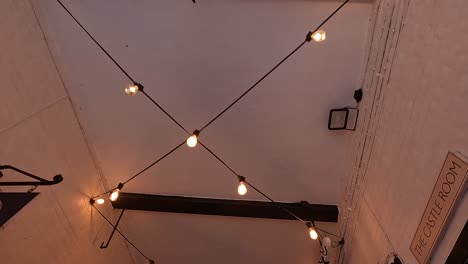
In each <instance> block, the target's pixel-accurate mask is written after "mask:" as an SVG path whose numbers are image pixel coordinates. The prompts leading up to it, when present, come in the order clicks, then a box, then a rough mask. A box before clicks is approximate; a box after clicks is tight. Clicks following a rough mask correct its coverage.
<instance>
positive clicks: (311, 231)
mask: <svg viewBox="0 0 468 264" xmlns="http://www.w3.org/2000/svg"><path fill="white" fill-rule="evenodd" d="M306 225H307V227H308V228H309V236H310V238H312V239H313V240H316V239H317V238H318V233H317V230H315V227H314V225H313V224H312V223H311V222H307V223H306Z"/></svg>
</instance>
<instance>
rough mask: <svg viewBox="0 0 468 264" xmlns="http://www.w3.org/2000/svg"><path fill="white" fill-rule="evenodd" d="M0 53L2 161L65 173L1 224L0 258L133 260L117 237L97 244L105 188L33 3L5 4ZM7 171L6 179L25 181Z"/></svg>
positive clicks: (6, 262) (103, 227)
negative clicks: (93, 202) (98, 202)
mask: <svg viewBox="0 0 468 264" xmlns="http://www.w3.org/2000/svg"><path fill="white" fill-rule="evenodd" d="M0 50H1V52H0V83H1V84H2V85H1V86H0V94H1V96H0V99H1V100H0V101H1V103H0V163H1V164H10V165H13V166H16V167H18V168H21V169H24V170H26V171H29V172H31V173H34V174H37V175H39V176H42V177H44V178H47V179H52V177H53V176H54V175H56V174H62V175H63V177H64V181H63V182H62V183H60V184H58V185H55V186H50V187H38V188H37V189H36V192H40V194H39V195H38V196H37V197H36V198H35V199H34V200H32V201H31V202H30V203H29V204H27V205H26V206H25V207H24V208H23V209H22V210H21V211H20V212H18V213H17V214H16V215H15V216H14V217H13V218H12V219H10V221H8V222H7V223H6V224H5V225H3V226H2V228H1V229H0V263H2V264H23V263H70V264H74V263H122V264H124V263H125V264H127V263H132V262H133V260H132V257H131V255H130V251H129V250H128V249H127V245H126V244H125V243H124V242H123V240H122V239H121V238H119V237H118V235H116V237H115V240H114V241H113V242H112V243H113V244H112V247H111V248H109V249H108V250H100V249H99V245H100V243H101V241H105V239H107V236H108V234H109V233H110V231H111V229H110V228H109V225H108V224H107V223H105V222H104V221H103V220H102V218H101V217H100V216H99V215H98V214H97V213H96V212H95V211H93V210H91V207H90V205H89V203H88V199H89V198H88V195H93V194H96V193H98V192H101V191H102V190H103V189H102V186H101V184H100V182H99V174H98V172H97V170H96V168H95V166H94V164H93V160H92V158H91V156H90V153H89V150H88V147H87V143H86V141H85V138H84V136H83V133H82V130H81V128H80V125H79V123H78V121H77V119H76V116H75V113H74V110H73V107H72V105H71V103H70V99H69V97H68V95H67V92H66V90H65V89H64V86H63V84H62V82H61V79H60V77H59V74H58V72H57V70H56V67H55V64H54V62H53V60H52V58H51V55H50V53H49V50H48V47H47V44H46V42H45V41H44V35H43V34H42V31H41V28H40V27H39V24H38V21H37V20H36V17H35V14H34V12H33V9H32V7H31V5H30V2H29V1H27V0H2V1H0ZM4 174H5V176H4V177H2V181H21V180H28V178H25V177H24V176H22V175H19V174H15V173H13V172H11V171H5V173H4ZM1 189H2V191H3V192H12V191H18V192H25V191H26V190H27V189H28V187H22V188H16V187H2V188H1ZM104 210H105V209H104ZM105 211H106V212H107V213H109V216H111V217H112V213H111V211H110V210H105ZM0 213H1V212H0ZM135 260H140V259H139V257H135Z"/></svg>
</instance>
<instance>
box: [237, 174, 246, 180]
mask: <svg viewBox="0 0 468 264" xmlns="http://www.w3.org/2000/svg"><path fill="white" fill-rule="evenodd" d="M237 179H239V182H245V177H244V176H240V175H237Z"/></svg>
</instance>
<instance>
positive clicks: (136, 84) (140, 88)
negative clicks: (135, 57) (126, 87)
mask: <svg viewBox="0 0 468 264" xmlns="http://www.w3.org/2000/svg"><path fill="white" fill-rule="evenodd" d="M133 85H135V86H136V87H138V91H143V89H144V88H145V87H144V86H143V85H142V84H141V83H137V82H134V83H133Z"/></svg>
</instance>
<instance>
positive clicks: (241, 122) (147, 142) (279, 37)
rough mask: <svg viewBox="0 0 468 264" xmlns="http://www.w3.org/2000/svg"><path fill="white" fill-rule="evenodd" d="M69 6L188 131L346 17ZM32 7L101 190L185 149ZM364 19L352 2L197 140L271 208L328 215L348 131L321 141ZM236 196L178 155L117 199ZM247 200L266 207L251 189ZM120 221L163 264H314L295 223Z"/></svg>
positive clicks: (162, 120)
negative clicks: (293, 204)
mask: <svg viewBox="0 0 468 264" xmlns="http://www.w3.org/2000/svg"><path fill="white" fill-rule="evenodd" d="M64 3H65V4H66V5H67V6H68V7H69V8H70V10H71V11H72V12H73V13H74V15H75V16H76V17H77V18H78V19H79V20H80V21H81V22H82V23H83V24H84V25H85V27H87V29H88V30H89V31H90V32H91V33H92V34H93V35H94V36H95V37H96V38H97V39H98V40H99V41H100V42H101V43H102V45H103V46H104V47H106V48H107V49H108V51H109V52H110V53H111V54H112V55H113V56H114V57H115V58H116V60H117V61H119V62H120V63H121V65H122V66H123V67H124V68H125V69H126V70H127V71H128V72H129V73H130V74H131V75H132V76H133V77H134V78H135V79H136V80H137V81H138V82H140V83H142V84H143V85H144V86H145V91H146V92H147V93H148V94H150V95H151V96H152V97H153V98H154V99H155V100H156V101H157V102H159V103H160V104H161V105H162V106H163V107H165V108H166V109H167V111H168V112H169V113H171V114H172V115H173V116H174V117H175V118H176V119H177V120H178V121H180V122H181V123H182V124H183V125H184V126H185V127H187V128H188V129H189V130H190V131H192V130H195V129H197V128H200V127H201V126H203V125H204V124H205V123H206V122H208V121H209V120H210V119H211V118H212V117H214V116H215V115H216V114H218V113H219V111H221V110H222V109H223V108H224V107H226V106H227V105H228V104H230V103H231V102H232V101H233V100H234V99H235V98H237V96H239V95H240V94H241V93H242V92H243V91H245V90H246V89H247V88H248V87H249V86H250V85H251V84H253V83H254V82H255V81H256V80H257V79H258V78H259V77H261V75H263V74H264V73H266V72H267V71H268V70H269V69H270V68H271V67H272V66H273V65H274V64H275V63H277V62H278V61H279V60H281V59H282V58H283V57H284V56H285V55H286V54H288V53H289V52H290V51H291V50H292V49H293V48H295V47H296V46H297V45H298V44H299V43H300V42H302V41H303V39H304V37H305V34H306V33H307V31H309V30H312V29H314V28H315V27H316V26H317V25H318V24H319V23H320V22H321V21H322V20H323V19H325V18H326V17H327V16H328V14H329V13H331V12H332V11H333V10H334V9H335V8H336V7H337V6H338V5H339V4H340V2H337V1H279V0H264V1H263V0H257V1H241V0H233V1H212V0H207V1H202V0H199V1H198V3H197V4H196V5H193V4H192V2H191V1H190V0H186V1H150V0H146V1H145V0H140V1H136V0H126V1H123V0H118V1H117V0H116V1H112V3H110V1H92V0H80V1H73V2H71V1H64ZM37 4H38V7H39V9H40V13H41V17H40V19H41V21H42V23H43V24H44V25H45V26H46V27H45V30H46V34H47V36H48V38H49V43H51V44H52V46H53V50H54V53H55V54H56V59H57V62H58V65H59V69H60V71H61V72H62V74H63V77H64V80H65V85H66V87H67V89H68V92H69V93H70V96H71V98H72V100H73V101H74V104H75V110H76V111H77V112H78V114H79V118H80V119H81V122H82V124H83V127H84V131H85V133H86V135H87V138H88V140H89V141H90V142H91V144H92V146H93V148H94V149H93V151H94V152H95V155H96V157H97V161H98V163H99V164H98V165H99V167H100V169H101V170H102V173H103V176H104V180H105V182H106V185H107V187H109V188H111V187H115V186H116V185H117V183H118V182H120V181H123V180H125V179H127V178H128V177H130V176H131V175H133V174H134V173H136V172H137V171H139V170H140V169H142V168H143V167H145V166H146V165H147V164H149V163H151V162H152V161H154V160H155V159H157V158H159V157H160V156H162V155H164V154H165V153H166V152H167V151H169V150H170V149H172V148H173V147H174V146H176V145H177V144H178V143H180V142H181V141H183V140H184V139H186V134H185V133H184V132H183V131H182V130H180V129H179V128H178V127H177V126H175V125H174V124H173V123H172V122H171V121H170V120H169V119H168V118H167V117H166V116H165V115H164V114H163V113H162V112H161V111H159V110H158V109H157V108H156V107H154V105H152V104H151V102H149V101H148V100H147V99H146V98H145V97H144V96H143V95H142V94H139V95H137V96H135V97H128V96H125V94H124V93H123V88H124V87H125V85H127V84H128V83H130V82H129V80H128V79H126V77H125V76H124V75H123V74H122V73H121V72H120V71H119V70H118V69H117V68H116V67H115V66H114V65H113V64H112V63H111V62H110V61H109V59H108V58H107V57H105V55H104V54H103V53H102V52H101V51H100V50H99V49H98V47H97V46H96V45H95V44H94V43H92V42H91V40H90V39H89V38H88V37H87V36H86V35H85V34H84V33H83V32H82V31H81V30H80V29H79V28H78V26H77V25H76V24H75V23H74V22H73V21H72V20H71V18H70V17H68V16H67V14H66V13H65V11H64V10H62V9H61V8H60V6H59V5H58V4H57V3H56V2H55V1H54V0H48V1H38V2H37ZM369 15H370V4H368V3H359V2H351V3H349V4H348V5H347V6H346V7H344V8H343V9H342V11H340V12H339V13H338V14H337V15H336V17H334V18H333V19H331V20H330V21H329V22H328V23H327V24H326V25H325V26H324V27H323V29H324V30H326V32H327V40H326V41H325V42H323V43H318V44H317V43H308V44H306V45H305V46H304V47H303V48H302V49H301V50H300V51H299V52H297V53H296V54H295V55H294V56H293V57H292V58H291V59H290V60H288V61H287V62H286V63H285V64H284V65H282V66H281V67H280V68H279V69H278V70H277V71H276V72H274V73H273V74H272V75H271V76H270V77H268V78H267V79H266V80H265V81H264V82H262V84H261V85H259V86H258V87H257V88H256V89H254V90H253V91H252V92H251V93H250V94H248V95H247V96H246V97H245V98H244V99H242V100H241V101H240V102H239V103H238V104H236V105H235V106H234V107H233V108H232V109H230V110H229V111H228V112H227V113H226V114H225V115H223V116H222V117H221V118H220V119H218V120H217V121H216V122H215V123H213V124H212V125H211V126H210V127H209V128H207V129H206V130H205V131H203V133H202V134H201V136H200V138H201V140H202V141H203V142H204V143H206V144H207V145H208V146H209V147H211V148H212V149H213V150H214V151H215V152H216V153H217V154H218V155H219V156H221V157H222V158H223V159H224V160H225V161H226V162H227V163H228V164H229V165H230V166H232V167H233V168H234V169H235V170H236V171H237V172H238V173H239V174H241V175H244V176H246V177H247V179H248V180H249V181H251V182H252V183H254V184H256V185H257V186H258V187H260V188H261V189H262V190H263V191H265V192H266V193H267V194H270V195H271V196H272V197H273V198H274V199H277V200H281V201H300V200H307V201H309V202H310V203H324V204H336V203H337V202H338V198H339V183H340V178H341V177H342V176H343V175H344V173H345V171H344V167H345V166H344V162H345V159H346V150H347V144H348V140H349V139H350V132H330V131H328V130H327V121H328V120H327V119H328V111H329V110H330V109H331V108H335V107H343V106H345V105H348V104H352V103H353V99H352V94H353V91H354V90H355V89H357V88H358V87H359V83H360V75H361V71H362V67H361V66H362V64H363V58H364V43H365V39H366V33H367V29H368V20H369ZM236 187H237V179H236V178H235V177H234V176H233V175H232V174H230V172H229V171H228V170H227V169H225V168H224V167H223V166H222V165H221V164H220V163H218V161H217V160H215V159H214V158H213V157H212V156H210V154H209V153H208V152H206V151H205V150H204V149H202V148H201V147H197V148H194V149H190V148H188V147H186V146H183V147H182V148H181V149H179V150H178V151H176V152H175V153H174V154H173V155H171V156H169V157H168V158H167V159H165V160H164V161H162V162H161V163H160V164H158V165H157V166H155V167H153V168H152V169H150V170H148V171H147V172H145V173H144V174H142V175H141V176H140V177H138V178H136V179H135V180H134V181H132V182H130V183H129V184H127V185H126V186H125V191H128V192H142V193H156V194H175V195H193V196H204V197H221V198H239V197H238V195H237V194H236ZM89 195H93V194H89ZM246 199H261V197H260V196H258V195H256V194H255V193H254V192H253V191H252V190H250V191H249V193H248V194H247V195H246ZM123 222H124V227H125V230H126V231H127V232H128V233H129V236H131V237H132V238H134V239H135V241H136V243H137V244H140V245H143V247H144V249H145V250H146V251H147V252H150V253H149V255H154V257H155V258H158V259H159V260H161V261H162V263H181V262H182V261H185V262H189V263H202V262H203V263H207V262H208V263H220V262H222V263H236V262H239V261H244V262H247V263H253V262H260V263H264V262H267V261H268V262H270V263H284V262H294V263H310V261H311V258H313V257H314V256H315V254H316V252H313V251H312V250H310V248H311V246H312V245H313V242H310V241H309V240H308V239H307V237H306V234H304V230H303V229H304V227H303V226H302V225H300V224H298V223H296V222H293V221H273V220H258V219H248V220H246V219H238V218H226V217H209V216H188V215H176V214H162V213H150V212H129V213H128V214H126V216H125V217H124V220H123ZM273 231H274V232H273ZM240 233H242V234H243V235H240ZM271 249H276V250H273V251H272V250H271Z"/></svg>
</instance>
